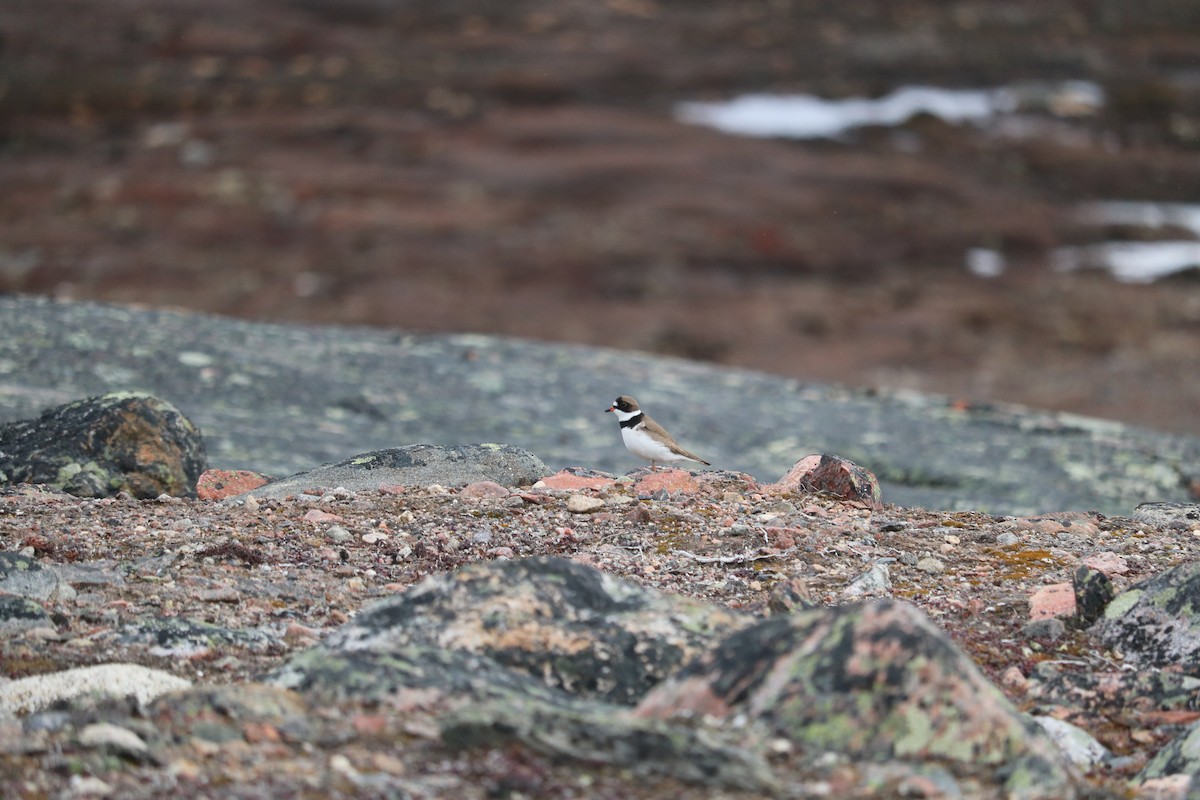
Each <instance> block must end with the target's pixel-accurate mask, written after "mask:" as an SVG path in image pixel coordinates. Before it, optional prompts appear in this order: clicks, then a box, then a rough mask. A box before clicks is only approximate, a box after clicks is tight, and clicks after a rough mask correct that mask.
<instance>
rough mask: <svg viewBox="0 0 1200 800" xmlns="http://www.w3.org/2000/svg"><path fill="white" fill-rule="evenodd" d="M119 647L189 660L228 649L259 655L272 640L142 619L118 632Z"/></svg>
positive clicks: (194, 623)
mask: <svg viewBox="0 0 1200 800" xmlns="http://www.w3.org/2000/svg"><path fill="white" fill-rule="evenodd" d="M117 637H118V640H119V641H120V642H121V643H122V644H141V645H145V646H146V647H148V648H149V652H150V654H151V655H156V656H173V657H189V656H194V655H197V654H199V653H205V652H207V651H209V650H221V651H222V652H224V651H228V650H229V649H230V648H231V647H238V648H243V649H246V650H249V651H252V652H262V651H265V650H267V649H269V648H270V647H271V646H273V645H274V644H275V638H274V637H272V636H270V635H268V634H266V633H263V632H262V631H260V630H257V629H253V628H224V627H221V626H220V625H213V624H210V623H208V622H201V621H199V620H192V619H187V618H185V617H144V618H142V619H139V620H137V621H135V622H132V623H130V624H128V625H125V626H124V627H122V628H121V630H120V632H119V633H118V634H117Z"/></svg>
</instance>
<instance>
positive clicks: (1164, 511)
mask: <svg viewBox="0 0 1200 800" xmlns="http://www.w3.org/2000/svg"><path fill="white" fill-rule="evenodd" d="M1133 520H1134V521H1135V522H1140V523H1141V524H1143V525H1154V526H1156V527H1157V526H1161V527H1165V528H1166V527H1179V528H1186V529H1188V530H1197V529H1200V503H1141V504H1140V505H1138V507H1137V508H1135V509H1134V510H1133Z"/></svg>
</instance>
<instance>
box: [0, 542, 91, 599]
mask: <svg viewBox="0 0 1200 800" xmlns="http://www.w3.org/2000/svg"><path fill="white" fill-rule="evenodd" d="M0 592H8V593H9V594H15V595H20V596H21V597H30V598H33V599H34V600H41V601H46V600H56V601H63V600H70V599H72V598H73V597H75V595H76V592H75V590H74V589H73V588H72V587H71V585H70V584H69V583H67V582H66V581H65V580H63V579H62V576H60V575H59V574H58V571H57V570H55V569H46V568H43V567H42V565H41V564H40V563H39V562H38V561H37V560H36V559H33V558H30V557H29V556H26V555H24V554H22V553H14V552H11V551H0Z"/></svg>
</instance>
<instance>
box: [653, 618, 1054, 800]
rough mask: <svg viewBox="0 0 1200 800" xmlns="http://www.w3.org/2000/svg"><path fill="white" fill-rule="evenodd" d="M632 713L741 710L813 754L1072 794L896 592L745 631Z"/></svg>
mask: <svg viewBox="0 0 1200 800" xmlns="http://www.w3.org/2000/svg"><path fill="white" fill-rule="evenodd" d="M638 712H639V714H641V715H643V716H647V717H651V718H656V719H672V718H676V717H683V718H700V717H707V718H712V719H733V718H739V717H740V718H745V719H747V720H748V721H750V722H753V723H757V724H762V725H765V726H766V728H767V729H768V730H769V731H770V732H771V733H773V734H774V735H777V736H780V737H782V738H784V739H786V740H788V741H791V742H794V743H796V744H797V745H799V746H800V747H801V748H802V750H803V751H804V752H806V753H810V754H813V755H819V754H821V753H827V752H833V753H840V754H843V755H845V756H848V757H849V758H851V759H852V760H854V761H860V760H861V761H866V762H888V761H894V760H902V761H915V762H927V761H943V762H948V763H950V764H953V765H954V770H955V772H958V773H976V772H977V771H978V770H980V769H982V770H983V771H984V774H985V775H987V776H989V777H990V779H992V780H995V781H996V782H997V783H1002V784H1004V786H1005V788H1006V790H1007V791H1008V793H1009V795H1010V796H1014V797H1042V798H1052V797H1053V798H1059V799H1060V800H1061V799H1063V798H1069V797H1073V796H1074V792H1073V790H1072V789H1071V786H1070V777H1069V774H1068V771H1067V768H1066V766H1065V765H1064V763H1063V762H1062V760H1061V758H1060V757H1058V756H1057V750H1056V748H1055V747H1054V745H1053V744H1052V743H1051V742H1050V741H1049V740H1048V739H1047V738H1046V736H1045V735H1044V734H1042V733H1041V732H1040V731H1039V730H1037V729H1036V728H1035V727H1033V725H1032V724H1031V723H1030V722H1028V721H1026V720H1025V719H1024V718H1023V717H1021V716H1020V715H1019V714H1018V713H1017V711H1016V710H1015V709H1014V708H1013V707H1012V705H1011V704H1010V703H1009V702H1008V700H1007V699H1006V698H1005V697H1004V695H1003V694H1002V693H1001V692H1000V690H999V689H997V688H996V687H995V686H993V685H992V684H991V683H989V682H988V680H987V679H986V678H984V677H983V675H982V674H981V673H980V672H979V670H978V668H977V667H976V666H975V665H974V664H973V663H972V662H971V660H970V659H969V658H968V657H967V656H966V655H965V654H963V653H962V651H960V650H959V649H958V648H957V647H956V646H955V645H954V643H953V642H952V641H950V639H949V638H948V637H947V636H946V635H945V634H944V633H942V631H940V630H939V629H938V628H937V626H936V625H934V624H933V623H932V622H931V621H930V620H929V618H928V617H926V616H925V615H924V614H923V613H922V612H921V611H920V610H918V609H917V608H915V607H914V606H911V605H908V604H906V603H902V602H897V601H892V600H879V601H872V602H867V603H862V604H855V605H846V606H840V607H836V608H831V609H813V610H810V611H801V612H797V613H795V614H791V615H787V616H781V617H772V618H770V619H767V620H765V621H763V622H760V623H758V624H756V625H753V626H751V627H748V628H744V629H743V630H740V631H738V632H736V633H734V634H732V635H730V636H728V637H726V638H725V640H724V641H723V642H721V644H720V645H719V646H717V647H715V648H713V649H712V650H710V651H709V652H707V653H705V654H704V655H702V656H701V657H700V658H698V659H697V660H696V661H694V662H692V663H691V664H690V665H688V666H687V667H686V668H684V669H683V670H681V671H680V672H678V673H677V674H676V675H674V676H673V677H672V678H671V679H670V680H668V681H666V682H664V683H663V684H661V685H660V686H658V687H656V688H655V689H654V690H653V691H651V692H650V693H649V694H648V695H647V696H646V698H645V699H644V700H643V701H642V702H641V704H640V705H639V706H638ZM977 777H978V775H977Z"/></svg>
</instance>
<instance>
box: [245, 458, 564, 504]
mask: <svg viewBox="0 0 1200 800" xmlns="http://www.w3.org/2000/svg"><path fill="white" fill-rule="evenodd" d="M547 474H549V470H547V469H546V465H545V464H543V463H542V460H541V459H540V458H538V457H537V456H535V455H534V454H533V453H530V452H529V451H527V450H522V449H521V448H519V447H513V446H512V445H507V444H468V445H456V446H453V447H442V446H440V445H432V444H413V445H408V446H406V447H395V448H392V449H390V450H376V451H374V452H371V453H364V454H362V455H360V456H356V457H354V458H351V459H348V460H346V461H342V462H340V463H338V464H332V465H327V466H324V467H319V468H317V469H314V470H309V471H307V472H301V473H299V474H297V475H292V476H291V477H288V478H284V479H282V480H279V481H275V482H273V483H268V484H267V485H266V486H261V487H259V488H258V489H255V490H254V491H252V492H249V496H250V497H258V498H268V497H287V496H288V495H294V494H299V493H300V492H302V491H303V490H304V489H308V488H334V487H339V486H340V487H343V488H345V489H349V490H351V491H363V490H366V491H370V490H375V489H378V488H379V487H380V486H385V485H388V484H393V485H400V486H429V485H431V484H435V483H437V484H441V485H443V486H465V485H466V484H469V483H475V482H477V481H494V482H496V483H499V484H501V485H504V486H526V485H529V484H532V483H533V482H534V481H536V480H538V479H539V478H542V477H544V476H545V475H547ZM233 499H234V500H236V498H233Z"/></svg>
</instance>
